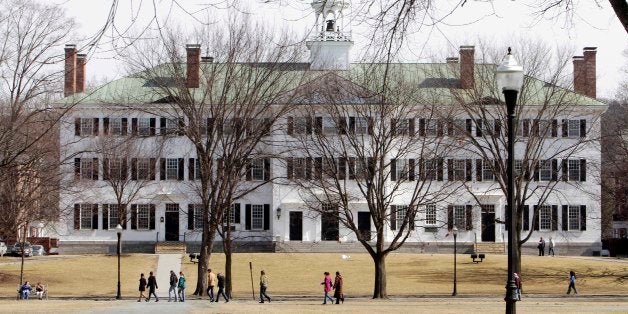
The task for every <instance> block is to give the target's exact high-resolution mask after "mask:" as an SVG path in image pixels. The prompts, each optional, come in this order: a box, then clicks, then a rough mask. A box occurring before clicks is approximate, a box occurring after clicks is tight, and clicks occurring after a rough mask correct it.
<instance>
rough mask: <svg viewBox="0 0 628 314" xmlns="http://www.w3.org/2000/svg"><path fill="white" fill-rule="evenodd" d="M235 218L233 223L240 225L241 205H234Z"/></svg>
mask: <svg viewBox="0 0 628 314" xmlns="http://www.w3.org/2000/svg"><path fill="white" fill-rule="evenodd" d="M233 216H234V218H235V219H234V220H233V223H235V224H239V223H240V203H235V204H233Z"/></svg>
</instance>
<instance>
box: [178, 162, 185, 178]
mask: <svg viewBox="0 0 628 314" xmlns="http://www.w3.org/2000/svg"><path fill="white" fill-rule="evenodd" d="M178 170H179V181H183V180H184V177H185V159H183V158H179V169H178Z"/></svg>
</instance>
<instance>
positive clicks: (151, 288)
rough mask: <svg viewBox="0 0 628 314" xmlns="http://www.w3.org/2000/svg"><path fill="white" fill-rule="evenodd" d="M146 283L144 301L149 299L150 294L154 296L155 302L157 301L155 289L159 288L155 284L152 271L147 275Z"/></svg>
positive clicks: (155, 279) (155, 280)
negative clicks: (146, 290)
mask: <svg viewBox="0 0 628 314" xmlns="http://www.w3.org/2000/svg"><path fill="white" fill-rule="evenodd" d="M146 285H147V286H148V298H146V302H148V301H150V296H151V295H154V296H155V302H159V297H158V296H157V293H155V290H157V289H159V287H158V286H157V278H155V276H154V275H153V272H152V271H151V272H150V274H149V276H148V281H147V283H146Z"/></svg>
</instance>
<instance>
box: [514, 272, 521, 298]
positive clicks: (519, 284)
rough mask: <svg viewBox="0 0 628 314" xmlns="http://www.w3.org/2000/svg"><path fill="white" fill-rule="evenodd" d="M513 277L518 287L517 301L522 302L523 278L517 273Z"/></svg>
mask: <svg viewBox="0 0 628 314" xmlns="http://www.w3.org/2000/svg"><path fill="white" fill-rule="evenodd" d="M513 277H515V286H517V300H519V301H521V287H522V286H521V277H520V276H519V274H517V273H514V276H513Z"/></svg>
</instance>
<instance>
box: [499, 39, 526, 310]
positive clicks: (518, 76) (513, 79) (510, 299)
mask: <svg viewBox="0 0 628 314" xmlns="http://www.w3.org/2000/svg"><path fill="white" fill-rule="evenodd" d="M495 81H496V82H497V86H498V87H499V88H500V89H501V90H502V92H503V93H504V98H505V100H506V110H507V113H508V121H507V123H508V165H507V169H506V171H507V177H508V186H507V191H506V194H507V196H506V197H507V203H508V207H507V208H508V217H509V221H507V222H506V223H507V224H509V226H508V227H509V231H508V281H507V282H506V297H505V298H504V300H505V301H506V313H516V312H517V304H516V302H517V286H516V285H515V278H514V276H513V273H514V271H515V244H516V243H514V242H515V237H514V235H515V232H516V229H515V228H516V223H515V222H516V219H515V217H516V215H515V213H516V208H515V193H514V189H515V175H514V169H515V106H516V105H517V94H518V93H519V91H520V90H521V86H522V85H523V67H521V66H520V65H519V64H517V61H516V60H515V57H513V55H512V54H511V53H510V47H508V54H507V55H506V56H505V57H504V59H503V60H502V63H501V64H500V65H499V66H498V67H497V70H496V71H495Z"/></svg>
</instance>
